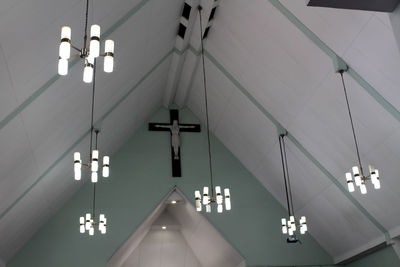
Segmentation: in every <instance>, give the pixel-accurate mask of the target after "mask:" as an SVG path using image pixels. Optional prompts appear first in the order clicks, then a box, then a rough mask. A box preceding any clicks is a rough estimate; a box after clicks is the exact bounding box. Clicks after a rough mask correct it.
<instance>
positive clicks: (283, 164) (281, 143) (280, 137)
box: [279, 135, 291, 217]
mask: <svg viewBox="0 0 400 267" xmlns="http://www.w3.org/2000/svg"><path fill="white" fill-rule="evenodd" d="M283 138H284V135H280V136H279V148H280V151H281V161H282V172H283V180H284V182H285V191H286V204H287V207H288V213H289V217H290V216H291V212H290V209H291V208H290V202H289V193H288V185H287V181H286V168H285V159H284V156H283V146H284V139H283Z"/></svg>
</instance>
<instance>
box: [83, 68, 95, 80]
mask: <svg viewBox="0 0 400 267" xmlns="http://www.w3.org/2000/svg"><path fill="white" fill-rule="evenodd" d="M83 81H84V82H85V83H91V82H92V81H93V66H91V65H88V64H86V66H85V68H84V69H83Z"/></svg>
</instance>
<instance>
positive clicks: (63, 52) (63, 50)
mask: <svg viewBox="0 0 400 267" xmlns="http://www.w3.org/2000/svg"><path fill="white" fill-rule="evenodd" d="M58 56H59V57H60V58H62V59H66V60H68V59H69V58H70V56H71V43H69V42H67V41H62V42H61V43H60V48H59V50H58Z"/></svg>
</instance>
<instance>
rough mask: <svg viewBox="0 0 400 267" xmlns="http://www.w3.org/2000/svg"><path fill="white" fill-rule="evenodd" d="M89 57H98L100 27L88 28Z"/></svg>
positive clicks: (94, 25)
mask: <svg viewBox="0 0 400 267" xmlns="http://www.w3.org/2000/svg"><path fill="white" fill-rule="evenodd" d="M89 50H90V55H91V56H92V57H98V56H99V55H100V26H99V25H97V24H93V25H92V26H91V27H90V47H89Z"/></svg>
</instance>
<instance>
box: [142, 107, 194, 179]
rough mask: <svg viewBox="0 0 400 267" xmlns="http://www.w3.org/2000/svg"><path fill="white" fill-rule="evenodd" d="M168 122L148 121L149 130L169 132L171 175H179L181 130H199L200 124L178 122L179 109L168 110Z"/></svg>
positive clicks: (180, 172)
mask: <svg viewBox="0 0 400 267" xmlns="http://www.w3.org/2000/svg"><path fill="white" fill-rule="evenodd" d="M169 116H170V123H153V122H151V123H149V131H169V132H170V134H171V159H172V177H181V176H182V171H181V142H180V136H179V135H180V133H181V132H200V124H180V123H179V111H178V110H176V109H171V110H170V111H169Z"/></svg>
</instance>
